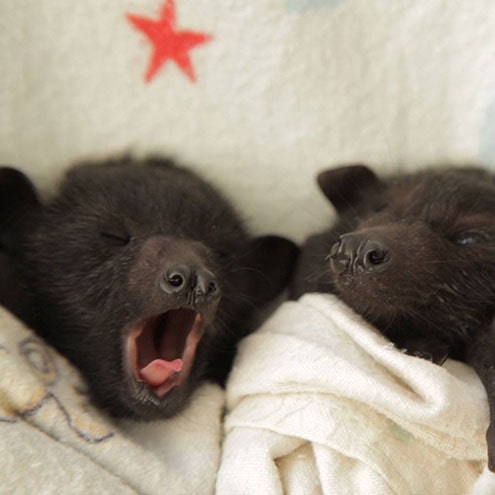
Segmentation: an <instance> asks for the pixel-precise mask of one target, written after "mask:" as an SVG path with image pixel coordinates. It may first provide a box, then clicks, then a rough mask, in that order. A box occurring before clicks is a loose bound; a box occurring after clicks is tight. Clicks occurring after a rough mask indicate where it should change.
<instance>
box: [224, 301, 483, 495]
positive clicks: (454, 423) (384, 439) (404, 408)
mask: <svg viewBox="0 0 495 495" xmlns="http://www.w3.org/2000/svg"><path fill="white" fill-rule="evenodd" d="M227 405H228V410H229V414H228V416H227V418H226V421H225V432H226V439H225V443H224V448H223V454H222V462H221V466H220V471H219V475H218V479H217V493H218V494H219V495H227V494H228V495H234V494H237V493H239V494H240V493H242V494H248V493H253V494H259V493H263V494H264V495H270V494H282V493H284V494H304V493H308V494H309V493H322V494H339V495H341V494H346V493H349V494H353V495H358V494H363V495H365V494H366V495H370V494H374V493H376V494H380V495H386V494H397V495H399V494H400V495H407V494H418V495H420V494H425V493H435V494H436V495H442V494H445V495H452V494H453V493H456V494H458V495H461V494H464V493H469V491H470V489H471V487H472V485H473V483H474V482H475V480H476V478H477V477H478V475H479V473H480V472H481V470H482V467H483V462H485V461H486V445H485V439H484V436H485V431H486V428H487V425H488V406H487V401H486V394H485V391H484V389H483V386H482V385H481V382H480V381H479V379H478V377H477V376H476V374H475V372H474V371H473V370H472V369H471V368H469V367H468V366H466V365H464V364H463V363H460V362H455V361H448V362H447V363H446V364H445V365H444V366H443V367H439V366H436V365H434V364H432V363H430V362H428V361H426V360H423V359H419V358H415V357H411V356H408V355H406V354H404V353H403V352H401V351H400V350H398V349H396V348H394V347H393V346H392V345H391V344H390V343H389V342H388V341H387V340H386V339H385V338H384V337H383V336H381V335H380V334H379V333H378V332H377V331H376V330H375V329H373V328H372V327H370V326H369V325H368V324H367V323H365V322H364V321H363V320H362V319H361V318H360V317H359V316H357V315H356V314H355V313H353V312H352V311H351V310H350V309H349V308H348V307H346V306H345V305H344V304H343V303H342V302H340V301H338V300H337V299H336V298H334V297H333V296H330V295H316V294H310V295H306V296H304V297H303V298H301V300H300V301H298V302H287V303H285V304H283V305H282V306H281V307H280V308H279V309H278V311H277V312H276V313H275V314H274V315H273V316H272V317H271V318H270V319H269V320H268V321H267V322H266V323H265V324H264V325H263V326H262V328H261V329H260V330H259V331H257V332H256V333H255V334H253V335H251V336H250V337H248V338H247V339H245V341H244V342H243V343H242V345H241V348H240V352H239V355H238V358H237V360H236V364H235V367H234V370H233V373H232V375H231V377H230V380H229V383H228V387H227Z"/></svg>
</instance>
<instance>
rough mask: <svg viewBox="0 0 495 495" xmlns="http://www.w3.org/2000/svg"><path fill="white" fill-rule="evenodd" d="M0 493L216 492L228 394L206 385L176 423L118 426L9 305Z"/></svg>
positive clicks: (3, 322)
mask: <svg viewBox="0 0 495 495" xmlns="http://www.w3.org/2000/svg"><path fill="white" fill-rule="evenodd" d="M0 328H1V332H0V456H1V459H2V462H1V463H0V493H1V494H2V495H3V494H9V495H13V494H15V495H33V494H36V495H51V494H53V495H55V494H56V495H61V494H63V495H79V494H80V495H89V494H98V495H107V494H116V495H117V494H118V495H131V494H132V495H137V494H140V495H155V494H161V493H166V494H168V495H192V494H197V495H203V494H204V495H208V494H211V493H213V491H214V482H215V475H216V471H217V467H218V461H219V458H220V434H221V413H222V408H223V395H224V394H223V392H222V391H221V390H220V388H219V387H217V386H213V385H206V386H204V387H203V388H201V389H200V390H199V391H198V392H197V393H196V395H195V396H194V398H193V400H192V403H191V404H190V407H189V408H188V409H186V410H185V411H184V413H183V414H182V415H180V416H179V417H177V418H174V419H171V420H167V421H156V422H150V423H135V422H131V421H125V422H120V423H119V424H116V423H115V422H112V421H111V420H110V419H109V418H107V417H105V416H104V415H103V414H101V413H100V412H98V411H96V410H95V409H94V408H93V407H92V406H91V405H90V404H89V402H88V398H87V395H86V393H85V391H84V386H83V382H82V381H81V379H80V377H79V375H78V374H77V373H76V371H75V370H74V369H73V368H72V366H70V365H69V364H68V363H67V361H66V360H65V359H63V358H62V357H60V356H59V355H58V354H57V353H55V352H54V351H53V350H52V349H50V348H49V347H48V346H47V345H46V344H44V343H43V342H42V341H40V340H39V338H38V337H36V336H35V335H34V334H33V333H32V332H30V331H29V330H27V329H26V328H25V327H24V326H23V325H22V324H21V323H20V322H18V321H17V320H16V319H14V318H13V317H12V316H11V315H10V314H9V313H8V312H7V311H5V310H3V309H2V308H0Z"/></svg>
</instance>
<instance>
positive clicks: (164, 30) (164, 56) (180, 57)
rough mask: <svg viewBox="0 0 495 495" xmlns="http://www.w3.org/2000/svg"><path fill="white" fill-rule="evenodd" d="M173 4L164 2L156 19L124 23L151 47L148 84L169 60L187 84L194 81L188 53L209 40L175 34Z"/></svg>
mask: <svg viewBox="0 0 495 495" xmlns="http://www.w3.org/2000/svg"><path fill="white" fill-rule="evenodd" d="M175 17H176V16H175V3H174V0H166V1H165V5H164V6H163V9H162V13H161V17H160V19H157V20H154V19H147V18H146V17H141V16H137V15H134V14H127V19H129V21H130V22H131V23H132V24H133V25H134V26H135V27H136V29H139V31H142V32H143V33H144V34H145V35H146V36H147V37H148V38H149V40H150V41H151V43H152V44H153V55H152V57H151V60H150V64H149V66H148V70H147V71H146V75H145V80H146V82H150V81H151V80H152V79H153V77H155V75H156V73H157V72H158V71H159V70H160V68H161V67H162V65H164V64H165V62H167V60H173V61H174V62H175V63H176V64H177V65H178V66H179V67H180V69H182V71H183V72H184V73H185V74H186V76H187V77H189V79H190V80H191V81H193V82H194V81H195V80H196V76H195V74H194V69H193V66H192V62H191V59H190V57H189V50H191V49H193V48H195V47H196V46H198V45H201V44H203V43H206V42H207V41H210V40H211V36H210V35H208V34H204V33H196V32H194V31H177V26H176V22H175Z"/></svg>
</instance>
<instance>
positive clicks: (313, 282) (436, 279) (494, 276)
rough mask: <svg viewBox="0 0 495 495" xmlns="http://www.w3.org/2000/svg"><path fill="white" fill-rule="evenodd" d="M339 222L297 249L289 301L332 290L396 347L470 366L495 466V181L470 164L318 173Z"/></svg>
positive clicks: (438, 360)
mask: <svg viewBox="0 0 495 495" xmlns="http://www.w3.org/2000/svg"><path fill="white" fill-rule="evenodd" d="M318 182H319V185H320V188H321V189H322V190H323V192H324V194H325V195H326V196H327V198H328V199H329V200H330V201H331V202H332V204H333V205H334V206H335V208H336V210H337V213H338V220H337V222H336V223H335V225H334V226H333V227H331V228H330V229H329V230H327V231H325V232H323V233H321V234H317V235H315V236H312V237H310V238H309V239H308V240H307V242H306V244H305V246H304V247H303V250H302V254H301V258H300V262H299V266H298V268H297V271H296V276H295V279H294V282H293V284H292V296H293V297H299V296H300V295H301V294H303V293H305V292H329V293H334V294H337V295H338V296H339V297H340V298H341V299H342V300H343V301H345V302H346V303H347V304H348V305H349V306H351V307H352V308H353V309H354V310H355V311H356V312H357V313H359V314H361V315H362V316H363V317H364V318H365V319H367V320H368V321H369V322H371V323H372V324H373V325H375V326H376V327H377V328H378V329H379V330H381V331H382V332H383V333H384V334H385V335H386V336H387V337H388V338H390V340H392V341H393V342H394V343H395V344H396V345H397V346H398V347H400V348H403V349H406V350H407V351H408V352H410V353H411V354H415V355H418V356H421V357H427V358H429V359H431V360H433V361H434V362H437V363H439V364H440V363H442V362H443V361H444V360H445V359H446V358H447V357H449V356H450V357H453V358H456V359H461V360H464V361H467V362H468V363H470V364H472V365H473V367H474V368H475V369H476V370H477V372H478V374H479V376H480V377H481V379H482V381H483V383H484V385H485V387H486V389H487V392H488V397H489V402H490V408H491V418H492V421H491V425H492V426H490V429H489V431H488V434H487V440H488V449H489V466H490V469H492V470H494V468H495V432H494V431H493V430H494V429H495V326H494V323H493V318H494V314H495V177H494V176H493V175H492V174H490V173H488V172H487V171H484V170H480V169H475V168H463V169H456V168H445V169H437V170H424V171H421V172H418V173H414V174H409V175H408V174H405V175H398V176H395V177H390V178H387V179H379V178H378V177H377V176H376V175H375V174H374V173H373V172H372V171H371V170H370V169H368V168H367V167H365V166H362V165H356V166H349V167H341V168H337V169H332V170H328V171H326V172H323V173H322V174H320V175H319V177H318Z"/></svg>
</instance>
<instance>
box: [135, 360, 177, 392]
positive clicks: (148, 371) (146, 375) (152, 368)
mask: <svg viewBox="0 0 495 495" xmlns="http://www.w3.org/2000/svg"><path fill="white" fill-rule="evenodd" d="M181 369H182V359H174V360H173V361H165V360H164V359H155V360H154V361H151V363H149V364H148V365H147V366H145V367H144V368H143V369H142V370H141V371H140V372H139V374H140V376H141V378H142V379H143V380H144V381H145V382H146V383H147V384H148V385H149V386H150V387H158V386H159V385H161V384H162V383H164V382H165V381H167V380H168V379H169V378H170V377H171V376H172V375H173V374H174V373H177V372H179V371H180V370H181Z"/></svg>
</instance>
